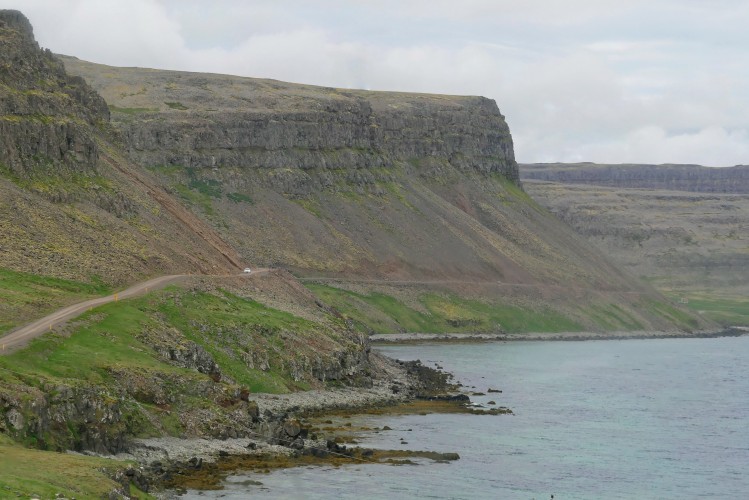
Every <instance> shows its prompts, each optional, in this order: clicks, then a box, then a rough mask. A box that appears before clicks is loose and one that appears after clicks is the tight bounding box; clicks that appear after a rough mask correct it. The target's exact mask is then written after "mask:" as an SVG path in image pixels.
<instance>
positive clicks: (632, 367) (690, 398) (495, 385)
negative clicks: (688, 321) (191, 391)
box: [187, 337, 749, 500]
mask: <svg viewBox="0 0 749 500" xmlns="http://www.w3.org/2000/svg"><path fill="white" fill-rule="evenodd" d="M380 350H381V351H382V352H383V353H385V354H387V355H389V356H391V357H394V358H398V359H403V360H411V359H420V360H421V361H422V362H423V363H424V364H426V365H431V366H434V365H435V364H438V365H440V366H442V367H444V369H445V370H448V371H450V372H452V373H454V374H455V377H456V379H457V380H458V381H460V382H462V383H463V384H464V385H465V386H466V389H469V390H472V391H475V392H484V393H486V395H485V396H473V397H472V400H473V401H475V402H477V403H480V404H483V405H486V406H487V407H491V405H488V403H489V401H490V400H493V401H495V402H496V403H497V405H498V406H507V407H510V408H511V409H512V410H513V412H514V415H497V416H489V415H481V416H476V415H465V414H432V415H425V416H424V415H408V416H377V417H372V416H369V417H361V418H360V420H359V421H358V422H357V423H362V424H364V425H368V426H372V427H374V426H378V427H382V426H384V425H387V426H389V427H391V428H392V429H393V430H391V431H381V432H379V433H371V434H368V435H366V436H364V437H363V438H362V439H361V440H360V442H361V445H362V446H370V447H377V448H388V449H411V450H433V451H441V452H458V453H459V454H460V460H458V461H455V462H450V463H433V462H431V461H429V460H424V461H421V462H420V463H419V465H402V466H392V465H380V464H378V465H351V466H343V467H339V468H335V467H329V466H324V467H319V466H317V467H304V468H295V469H287V470H280V471H275V472H272V473H270V474H237V475H236V476H232V477H229V478H228V479H227V482H226V485H225V486H226V488H225V490H223V491H220V492H205V493H198V492H191V493H189V494H188V495H187V496H188V497H189V498H219V497H223V498H247V497H248V496H258V497H262V498H387V499H396V498H460V499H474V498H508V499H515V498H518V499H550V498H551V495H554V498H555V499H556V500H559V499H573V498H574V499H601V498H603V499H608V498H611V499H616V498H627V499H642V498H675V499H688V498H730V499H737V498H749V337H727V338H713V339H652V340H622V341H614V340H610V341H584V342H507V343H480V344H468V343H466V344H421V345H410V346H389V347H382V348H380ZM490 388H491V389H500V390H502V391H503V392H502V393H501V394H500V393H488V392H487V391H488V389H490ZM404 441H405V442H406V443H405V444H404ZM251 481H259V482H261V483H262V485H253V484H251Z"/></svg>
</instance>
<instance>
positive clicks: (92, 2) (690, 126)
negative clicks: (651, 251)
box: [0, 0, 749, 166]
mask: <svg viewBox="0 0 749 500" xmlns="http://www.w3.org/2000/svg"><path fill="white" fill-rule="evenodd" d="M0 8H15V9H19V10H21V11H23V12H24V13H25V14H26V15H27V17H29V19H30V20H31V22H32V24H33V25H34V32H35V34H36V38H37V40H38V41H39V43H40V45H42V46H43V47H46V48H49V49H51V50H52V51H53V52H58V53H63V54H68V55H74V56H76V57H79V58H81V59H85V60H89V61H94V62H98V63H104V64H110V65H114V66H145V67H153V68H164V69H179V70H189V71H202V72H215V73H229V74H234V75H243V76H255V77H265V78H276V79H279V80H286V81H292V82H300V83H311V84H319V85H326V86H335V87H356V88H367V89H373V90H405V91H414V92H435V93H449V94H478V95H484V96H487V97H490V98H492V99H494V100H496V101H497V104H498V105H499V108H500V110H501V111H502V113H503V114H504V115H505V116H506V118H507V121H508V123H509V125H510V129H511V131H512V135H513V138H514V141H515V154H516V158H517V159H518V161H520V162H540V161H594V162H608V163H622V162H639V163H666V162H672V163H700V164H703V165H709V166H729V165H734V164H749V1H747V0H642V1H640V0H493V1H492V0H399V1H398V0H392V1H391V0H382V1H364V0H316V1H285V0H267V1H266V0H210V1H207V0H205V1H204V0H126V1H124V0H0Z"/></svg>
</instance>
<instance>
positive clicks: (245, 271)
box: [242, 267, 252, 274]
mask: <svg viewBox="0 0 749 500" xmlns="http://www.w3.org/2000/svg"><path fill="white" fill-rule="evenodd" d="M242 272H243V273H245V274H250V273H251V272H252V269H250V268H249V267H245V268H244V271H242Z"/></svg>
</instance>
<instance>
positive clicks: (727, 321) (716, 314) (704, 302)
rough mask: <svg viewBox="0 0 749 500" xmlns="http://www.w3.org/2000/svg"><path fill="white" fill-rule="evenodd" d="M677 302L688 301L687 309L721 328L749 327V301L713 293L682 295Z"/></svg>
mask: <svg viewBox="0 0 749 500" xmlns="http://www.w3.org/2000/svg"><path fill="white" fill-rule="evenodd" d="M674 298H675V300H678V299H682V298H684V299H686V303H685V304H684V306H685V307H688V308H689V309H691V310H693V311H697V312H698V313H699V314H701V315H702V316H704V317H706V318H708V319H710V320H713V321H715V322H716V323H718V324H719V325H721V326H749V299H746V298H744V297H731V296H722V295H719V294H712V293H690V294H687V295H684V294H680V295H679V296H678V298H677V297H674Z"/></svg>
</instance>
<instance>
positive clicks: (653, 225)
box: [521, 164, 749, 325]
mask: <svg viewBox="0 0 749 500" xmlns="http://www.w3.org/2000/svg"><path fill="white" fill-rule="evenodd" d="M678 167H679V168H676V166H668V165H667V166H656V165H643V166H640V168H635V167H634V166H622V167H621V168H620V169H617V168H616V166H612V165H600V166H598V165H594V164H583V165H578V164H569V165H558V164H550V165H548V171H547V169H546V166H545V164H537V165H531V166H528V167H527V168H526V166H522V168H521V174H522V176H523V177H524V179H525V180H524V186H525V189H526V190H527V191H528V192H529V193H530V194H531V195H532V196H533V197H534V198H535V199H536V200H538V202H539V203H541V204H542V205H544V206H545V207H547V208H548V209H549V210H551V211H552V212H554V213H555V214H556V215H557V216H558V217H560V218H561V219H562V220H564V221H565V222H567V223H568V224H570V226H572V227H573V228H574V229H575V230H576V231H577V232H578V233H579V234H581V235H582V236H584V237H585V238H586V239H587V241H589V242H590V243H591V244H592V245H595V246H597V247H598V248H599V249H600V250H602V251H603V252H604V253H606V254H607V255H608V256H610V257H611V258H612V259H613V260H615V261H616V262H618V263H619V264H620V265H621V266H622V267H624V268H625V269H628V270H629V271H630V272H631V273H632V274H634V275H637V276H640V277H641V278H643V279H645V280H648V281H649V282H650V283H652V284H653V285H654V286H655V287H656V288H658V289H659V290H661V291H663V292H664V293H665V294H666V295H668V296H669V297H670V298H671V299H672V300H673V301H675V302H682V303H683V305H684V306H685V307H688V308H690V309H693V310H695V311H698V312H700V313H702V314H704V315H705V316H707V317H709V318H711V319H713V320H715V321H717V322H719V323H720V324H722V325H747V324H749V302H748V301H747V300H746V297H747V295H748V294H749V288H748V287H747V283H749V198H748V197H747V195H746V194H742V193H745V192H746V191H747V190H749V179H747V178H746V175H745V171H746V169H745V168H742V167H734V168H729V169H710V168H707V167H697V166H678ZM643 172H647V174H644V173H643ZM636 174H637V175H636ZM526 175H527V176H528V177H527V178H526ZM538 178H549V179H556V180H555V181H554V182H551V181H538V180H535V179H538ZM633 183H635V185H636V186H639V187H630V186H632V185H633ZM664 185H668V186H673V189H672V190H665V189H661V187H662V186H664ZM646 188H647V189H646ZM677 188H678V189H679V190H677ZM721 190H723V191H727V192H718V191H721ZM705 191H707V192H705Z"/></svg>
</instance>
